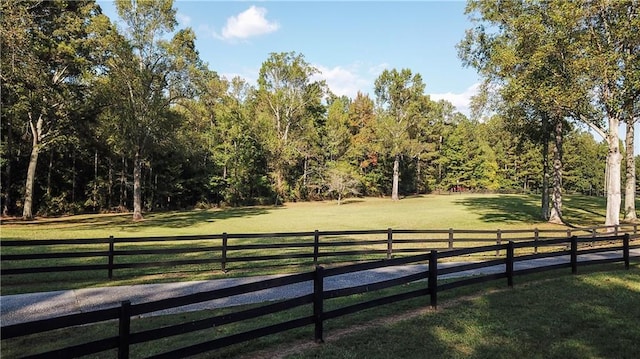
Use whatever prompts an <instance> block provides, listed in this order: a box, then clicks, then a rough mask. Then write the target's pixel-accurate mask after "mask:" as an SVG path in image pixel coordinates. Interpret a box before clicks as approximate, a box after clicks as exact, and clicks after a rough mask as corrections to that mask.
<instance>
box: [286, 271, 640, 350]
mask: <svg viewBox="0 0 640 359" xmlns="http://www.w3.org/2000/svg"><path fill="white" fill-rule="evenodd" d="M639 269H640V268H639V267H638V266H637V265H636V266H635V267H634V268H633V269H632V270H630V271H628V272H627V271H615V272H596V273H590V274H583V275H578V276H567V275H564V276H561V277H555V278H553V279H551V280H546V281H542V282H530V283H525V284H520V285H518V284H517V285H516V286H515V287H514V289H512V290H506V291H499V292H496V293H488V294H484V295H482V296H478V297H474V298H470V299H466V300H463V301H461V302H460V303H458V304H456V305H452V306H448V307H446V308H445V309H443V310H440V311H437V312H429V313H426V314H423V315H420V316H418V317H416V318H413V319H410V320H406V321H402V322H399V323H396V324H392V325H380V326H376V327H375V328H372V329H369V330H365V331H362V332H359V333H356V334H353V335H349V336H347V337H344V338H340V339H338V340H335V341H331V342H328V343H325V344H324V345H322V346H318V347H316V348H314V349H312V350H306V351H304V352H302V353H298V354H294V355H291V356H289V357H288V358H296V359H307V358H518V357H520V358H634V357H637V355H638V353H640V326H639V325H638V318H640V307H639V306H638V303H640V272H639Z"/></svg>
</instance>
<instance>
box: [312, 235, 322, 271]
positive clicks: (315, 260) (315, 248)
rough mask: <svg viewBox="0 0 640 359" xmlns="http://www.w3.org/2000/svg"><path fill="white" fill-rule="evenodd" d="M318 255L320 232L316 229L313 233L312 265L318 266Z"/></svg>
mask: <svg viewBox="0 0 640 359" xmlns="http://www.w3.org/2000/svg"><path fill="white" fill-rule="evenodd" d="M319 254H320V232H319V231H318V230H317V229H316V230H315V232H313V264H314V265H318V255H319Z"/></svg>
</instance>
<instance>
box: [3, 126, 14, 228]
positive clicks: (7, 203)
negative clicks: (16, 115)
mask: <svg viewBox="0 0 640 359" xmlns="http://www.w3.org/2000/svg"><path fill="white" fill-rule="evenodd" d="M12 133H13V130H12V129H11V121H7V140H6V146H7V165H6V170H5V183H4V184H3V185H2V186H1V187H2V188H3V189H4V198H3V201H2V216H8V215H9V214H10V213H11V212H12V208H13V203H11V201H12V200H13V198H12V196H11V161H12V155H13V135H12Z"/></svg>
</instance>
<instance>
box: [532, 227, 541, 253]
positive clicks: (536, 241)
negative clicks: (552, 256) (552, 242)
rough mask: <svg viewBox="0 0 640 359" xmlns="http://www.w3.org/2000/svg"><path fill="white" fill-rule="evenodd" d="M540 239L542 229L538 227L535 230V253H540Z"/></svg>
mask: <svg viewBox="0 0 640 359" xmlns="http://www.w3.org/2000/svg"><path fill="white" fill-rule="evenodd" d="M539 240H540V231H539V230H538V228H536V229H535V230H534V232H533V242H534V243H535V245H534V246H533V254H538V241H539Z"/></svg>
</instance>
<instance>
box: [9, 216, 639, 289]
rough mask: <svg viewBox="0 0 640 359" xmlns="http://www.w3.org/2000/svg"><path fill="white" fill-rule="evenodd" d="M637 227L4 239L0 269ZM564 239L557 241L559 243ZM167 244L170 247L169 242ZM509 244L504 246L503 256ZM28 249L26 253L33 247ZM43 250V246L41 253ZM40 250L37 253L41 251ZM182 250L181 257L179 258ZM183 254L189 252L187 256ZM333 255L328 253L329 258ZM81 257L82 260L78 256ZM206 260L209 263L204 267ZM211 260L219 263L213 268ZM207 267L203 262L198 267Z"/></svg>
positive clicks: (268, 257)
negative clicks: (79, 261) (505, 247)
mask: <svg viewBox="0 0 640 359" xmlns="http://www.w3.org/2000/svg"><path fill="white" fill-rule="evenodd" d="M621 233H629V234H630V236H631V238H632V239H635V238H638V237H639V235H638V225H637V224H629V225H620V226H609V227H606V226H601V227H591V228H580V229H567V230H548V229H547V230H540V229H533V230H500V229H498V230H493V231H491V230H454V229H451V228H450V229H447V230H403V229H399V230H398V229H396V230H394V229H391V228H389V229H386V230H350V231H318V230H316V231H313V232H290V233H255V234H229V233H222V234H214V235H204V236H167V237H136V238H115V237H114V236H111V237H109V238H106V239H105V238H101V239H51V240H1V241H0V252H1V253H2V255H1V256H0V264H1V269H0V275H2V276H13V275H24V274H34V273H56V272H78V271H82V272H86V271H103V272H104V273H105V274H106V276H107V278H109V279H112V278H113V277H114V272H115V271H120V270H123V269H136V268H157V269H165V268H170V267H179V266H182V267H185V266H191V267H192V268H193V267H194V266H195V268H194V269H190V270H193V271H198V270H207V271H211V270H212V269H219V270H221V271H224V272H226V271H228V270H230V269H232V268H230V264H236V267H235V268H241V267H242V264H244V265H245V266H246V265H247V264H252V263H256V262H262V263H267V264H272V265H291V264H297V265H304V264H308V265H311V264H313V265H319V264H326V263H327V260H330V261H331V262H333V263H335V262H346V261H357V260H375V259H381V258H385V259H391V258H393V257H395V256H402V255H408V254H416V253H428V252H429V251H431V250H445V249H446V250H452V249H456V248H459V247H477V246H481V245H485V244H486V243H496V245H501V244H502V243H505V242H507V241H514V242H525V241H533V242H534V245H533V246H532V247H531V248H532V249H533V253H538V250H539V248H540V247H545V246H550V245H552V244H554V242H552V241H551V240H553V239H564V238H570V237H571V236H573V235H579V236H582V237H585V238H586V237H590V238H591V239H593V240H596V239H597V238H601V237H603V236H610V235H611V234H613V235H618V234H621ZM556 244H557V243H556ZM163 247H164V248H163ZM500 250H502V249H501V247H496V249H495V252H496V253H495V254H496V255H499V253H500ZM27 251H28V253H24V252H27ZM36 251H38V252H36ZM34 252H36V253H34ZM177 256H178V257H177ZM179 256H184V258H180V257H179ZM322 259H326V260H322ZM78 260H82V262H81V263H78ZM203 265H206V266H205V267H202V266H203ZM211 265H217V268H212V266H211ZM197 266H201V267H197Z"/></svg>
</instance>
